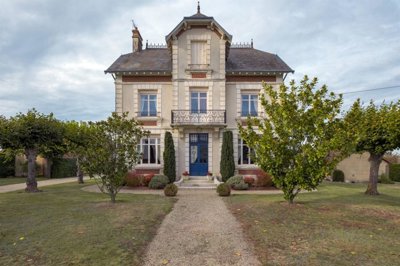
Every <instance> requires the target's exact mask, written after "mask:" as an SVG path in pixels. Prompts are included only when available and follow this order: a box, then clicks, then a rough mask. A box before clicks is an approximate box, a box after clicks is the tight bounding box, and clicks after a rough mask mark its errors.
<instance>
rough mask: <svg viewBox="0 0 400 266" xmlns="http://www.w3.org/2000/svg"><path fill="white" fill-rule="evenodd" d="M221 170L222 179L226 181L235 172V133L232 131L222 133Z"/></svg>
mask: <svg viewBox="0 0 400 266" xmlns="http://www.w3.org/2000/svg"><path fill="white" fill-rule="evenodd" d="M219 167H220V172H221V177H222V181H224V182H226V180H228V179H229V178H230V177H231V176H233V175H234V174H235V160H234V158H233V134H232V131H229V130H227V131H225V132H224V134H223V135H222V148H221V161H220V166H219Z"/></svg>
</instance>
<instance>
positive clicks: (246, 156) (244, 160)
mask: <svg viewBox="0 0 400 266" xmlns="http://www.w3.org/2000/svg"><path fill="white" fill-rule="evenodd" d="M254 155H255V152H254V150H253V149H251V148H250V147H249V146H247V144H246V142H245V141H244V140H242V139H238V164H240V165H246V164H254V162H253V160H252V158H253V157H254Z"/></svg>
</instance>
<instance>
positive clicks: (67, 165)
mask: <svg viewBox="0 0 400 266" xmlns="http://www.w3.org/2000/svg"><path fill="white" fill-rule="evenodd" d="M76 172H77V167H76V159H74V158H57V159H53V164H52V166H51V178H63V177H71V176H76Z"/></svg>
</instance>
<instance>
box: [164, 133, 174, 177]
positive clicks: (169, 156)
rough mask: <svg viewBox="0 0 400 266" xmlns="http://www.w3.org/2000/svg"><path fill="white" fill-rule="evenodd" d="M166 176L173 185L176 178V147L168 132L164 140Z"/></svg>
mask: <svg viewBox="0 0 400 266" xmlns="http://www.w3.org/2000/svg"><path fill="white" fill-rule="evenodd" d="M163 159H164V175H166V176H167V177H168V179H169V182H170V183H172V182H174V181H175V177H176V162H175V147H174V140H173V139H172V134H171V132H169V131H167V132H166V133H165V138H164V153H163Z"/></svg>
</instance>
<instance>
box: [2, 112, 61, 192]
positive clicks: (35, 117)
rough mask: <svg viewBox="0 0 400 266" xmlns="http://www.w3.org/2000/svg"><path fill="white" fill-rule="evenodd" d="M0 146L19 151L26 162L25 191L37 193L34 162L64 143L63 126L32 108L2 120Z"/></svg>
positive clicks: (50, 116)
mask: <svg viewBox="0 0 400 266" xmlns="http://www.w3.org/2000/svg"><path fill="white" fill-rule="evenodd" d="M1 120H2V122H1V124H2V125H1V128H2V130H0V146H1V147H2V148H4V149H8V150H12V151H14V152H20V151H22V152H23V153H24V154H25V156H26V158H27V159H28V177H27V181H26V188H25V191H26V192H38V191H39V190H38V188H37V182H36V169H35V162H36V157H37V155H38V154H39V153H50V152H52V151H54V150H56V149H59V147H60V146H62V144H63V134H64V129H63V126H62V123H61V122H60V121H58V120H57V119H56V118H54V116H53V114H52V113H51V114H49V115H45V114H42V113H39V112H38V111H36V110H35V109H32V110H29V111H28V112H27V113H26V114H23V113H19V114H17V115H16V116H14V117H11V118H9V119H4V118H2V119H1Z"/></svg>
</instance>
